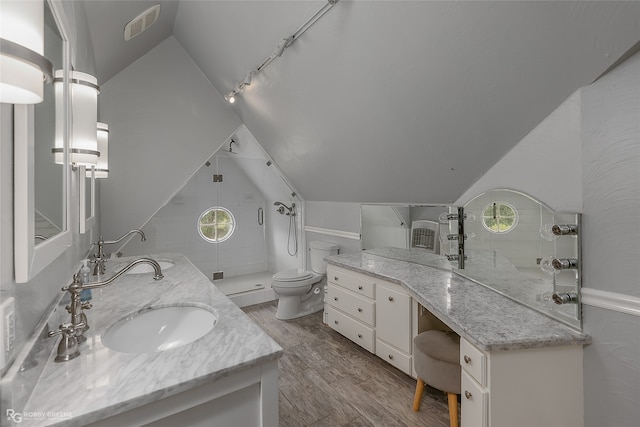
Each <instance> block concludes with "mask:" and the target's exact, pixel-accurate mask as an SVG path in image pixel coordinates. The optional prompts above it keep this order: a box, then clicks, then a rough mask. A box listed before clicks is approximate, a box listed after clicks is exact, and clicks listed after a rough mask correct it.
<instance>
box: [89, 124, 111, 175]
mask: <svg viewBox="0 0 640 427" xmlns="http://www.w3.org/2000/svg"><path fill="white" fill-rule="evenodd" d="M97 136H98V151H99V152H100V157H98V164H96V166H95V169H94V173H95V177H96V178H109V125H108V124H106V123H102V122H98V128H97ZM86 175H87V178H91V168H89V169H87V170H86Z"/></svg>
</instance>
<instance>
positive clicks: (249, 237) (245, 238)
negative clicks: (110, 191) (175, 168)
mask: <svg viewBox="0 0 640 427" xmlns="http://www.w3.org/2000/svg"><path fill="white" fill-rule="evenodd" d="M244 145H245V146H246V143H245V144H244ZM223 146H224V145H223ZM227 148H228V145H227ZM235 148H236V147H234V151H235ZM207 163H209V165H208V166H207V164H206V163H205V164H204V165H203V166H202V167H201V168H200V169H199V170H198V171H197V172H196V173H195V174H194V175H193V176H192V177H191V178H190V179H189V181H188V182H187V183H186V184H185V185H184V186H183V188H182V189H181V190H180V191H179V192H178V193H177V194H176V195H175V196H174V197H173V198H171V200H169V201H168V202H167V203H166V204H165V205H164V206H163V207H161V208H160V209H159V210H158V211H157V212H156V214H155V215H154V216H153V217H152V218H151V219H150V220H149V221H148V222H147V223H146V224H145V225H144V226H143V227H142V230H143V231H144V233H145V234H146V237H147V240H146V241H145V242H141V241H139V240H138V239H137V238H134V239H131V240H130V241H129V242H128V243H127V244H126V245H125V246H124V247H123V248H122V249H121V252H122V253H123V254H124V255H126V256H129V255H143V254H157V253H166V252H179V253H182V254H184V255H185V256H187V258H189V259H190V260H191V261H192V262H193V264H194V265H195V266H196V267H197V268H198V269H200V270H201V271H202V272H203V273H204V274H205V275H206V276H207V277H209V279H212V278H213V273H215V272H223V274H224V279H225V280H226V279H228V278H239V277H240V276H243V275H254V276H256V275H257V276H260V277H261V279H260V280H264V281H267V278H270V276H271V275H272V274H273V273H274V272H276V271H279V270H283V269H289V268H300V267H302V259H303V255H304V251H301V250H299V251H298V253H297V254H296V255H295V256H290V255H289V254H288V253H287V239H288V236H289V217H285V216H281V215H279V214H277V213H276V212H275V207H274V206H273V203H274V202H275V201H276V200H281V201H282V202H284V203H286V204H288V205H290V203H291V200H290V199H291V190H290V189H289V187H288V186H287V185H286V184H285V183H284V182H283V180H282V178H281V177H280V175H279V174H278V173H277V171H275V168H274V167H273V166H267V164H266V161H265V160H264V159H260V158H243V157H241V154H232V153H228V152H226V151H224V150H223V149H221V150H219V152H218V153H217V154H215V155H214V156H212V157H211V158H210V159H209V160H208V161H207ZM214 174H215V175H222V181H221V182H213V175H214ZM296 203H297V204H301V203H300V201H299V200H297V199H296ZM212 207H223V208H225V209H228V210H229V211H230V212H231V213H232V214H233V216H234V219H235V223H236V228H235V231H234V232H233V234H232V235H231V236H230V237H229V238H228V239H227V240H225V241H223V242H220V243H211V242H208V241H205V240H204V239H203V238H202V237H201V236H200V234H199V232H198V219H199V217H200V215H201V214H202V213H203V212H204V211H206V210H207V209H209V208H212ZM259 211H260V212H259ZM260 222H262V224H261V223H260ZM296 225H297V227H298V228H299V227H300V224H299V223H297V224H296ZM300 236H301V233H300V232H299V230H298V233H297V237H298V239H297V245H298V246H299V247H300ZM293 243H294V242H292V244H293ZM259 273H264V274H259ZM254 276H252V279H251V280H258V279H255V278H253V277H254ZM262 277H264V278H265V279H262ZM216 282H217V281H216ZM216 282H214V283H216ZM263 284H264V285H265V287H269V286H270V283H269V282H268V281H267V282H266V283H263Z"/></svg>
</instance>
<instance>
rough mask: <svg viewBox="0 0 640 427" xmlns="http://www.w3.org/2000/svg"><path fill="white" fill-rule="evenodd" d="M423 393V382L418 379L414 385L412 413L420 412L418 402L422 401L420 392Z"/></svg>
mask: <svg viewBox="0 0 640 427" xmlns="http://www.w3.org/2000/svg"><path fill="white" fill-rule="evenodd" d="M423 391H424V381H422V380H421V379H420V378H418V382H417V383H416V395H415V396H414V397H413V412H418V411H419V410H420V401H421V400H422V392H423Z"/></svg>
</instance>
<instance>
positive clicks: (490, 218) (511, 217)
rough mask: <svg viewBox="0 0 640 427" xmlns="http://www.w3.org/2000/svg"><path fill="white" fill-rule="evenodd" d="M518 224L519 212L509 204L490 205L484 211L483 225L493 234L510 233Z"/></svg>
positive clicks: (495, 203)
mask: <svg viewBox="0 0 640 427" xmlns="http://www.w3.org/2000/svg"><path fill="white" fill-rule="evenodd" d="M517 224H518V211H516V208H514V207H513V205H511V204H509V203H507V202H494V203H490V204H488V205H487V206H486V207H485V208H484V210H483V211H482V225H484V228H486V229H487V230H489V231H490V232H492V233H508V232H509V231H511V230H513V229H514V228H515V227H516V225H517Z"/></svg>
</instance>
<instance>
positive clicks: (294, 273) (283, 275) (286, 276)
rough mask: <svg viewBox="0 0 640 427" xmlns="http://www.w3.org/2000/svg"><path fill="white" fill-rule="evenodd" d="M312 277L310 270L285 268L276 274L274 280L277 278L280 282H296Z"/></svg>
mask: <svg viewBox="0 0 640 427" xmlns="http://www.w3.org/2000/svg"><path fill="white" fill-rule="evenodd" d="M310 277H311V272H310V271H307V270H301V269H299V268H294V269H292V270H284V271H280V272H278V273H276V274H274V275H273V280H277V281H278V282H295V281H298V280H304V279H308V278H310Z"/></svg>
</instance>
